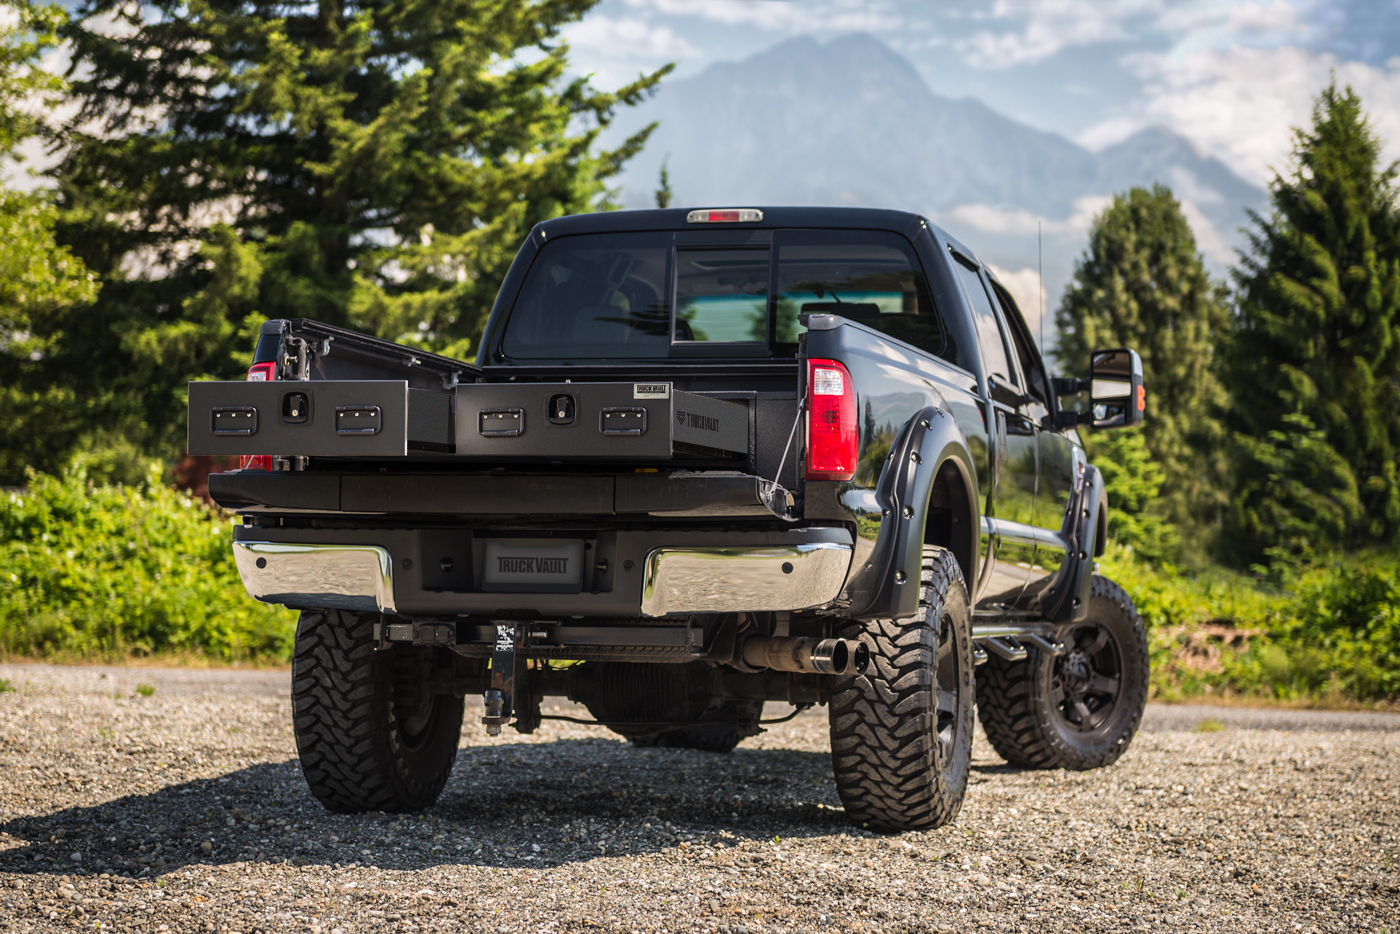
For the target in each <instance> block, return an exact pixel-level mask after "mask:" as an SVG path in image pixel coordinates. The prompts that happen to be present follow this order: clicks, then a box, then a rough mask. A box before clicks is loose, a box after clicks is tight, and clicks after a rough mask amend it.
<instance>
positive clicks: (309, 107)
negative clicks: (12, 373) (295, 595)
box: [49, 0, 669, 454]
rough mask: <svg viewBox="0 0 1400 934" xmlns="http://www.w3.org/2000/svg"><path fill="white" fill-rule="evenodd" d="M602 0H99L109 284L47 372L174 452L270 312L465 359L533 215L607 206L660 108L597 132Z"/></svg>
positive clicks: (93, 138)
mask: <svg viewBox="0 0 1400 934" xmlns="http://www.w3.org/2000/svg"><path fill="white" fill-rule="evenodd" d="M596 2H597V0H321V2H319V3H317V4H311V5H296V4H292V5H288V4H281V3H272V2H266V0H190V2H185V0H154V2H149V3H143V4H132V3H127V2H125V0H85V2H84V3H83V4H82V5H81V6H80V7H79V8H78V10H77V11H76V13H75V14H74V19H73V21H72V23H71V24H70V25H69V26H68V27H67V28H66V29H65V30H64V32H63V35H64V36H65V38H66V39H67V40H68V41H69V42H70V43H71V48H72V65H71V68H70V72H69V75H70V78H71V81H72V92H71V97H72V101H73V102H74V103H75V104H76V105H77V106H78V108H79V109H78V113H77V116H76V118H75V119H72V120H70V121H69V122H68V124H67V126H66V127H65V128H64V130H63V133H62V136H61V139H60V141H59V142H60V144H61V147H62V153H63V158H62V162H61V163H60V164H59V166H58V167H57V169H56V170H55V171H54V173H53V174H54V176H55V178H56V180H57V182H58V184H59V191H60V206H61V208H62V218H61V223H60V226H59V228H58V231H59V235H60V238H61V240H62V241H63V242H65V243H67V244H70V245H71V247H72V249H73V251H74V253H75V254H76V255H77V256H79V257H81V258H82V259H83V260H84V261H85V262H86V263H87V264H88V266H89V267H90V268H91V269H93V270H94V271H95V272H97V273H98V275H99V276H100V277H101V279H102V281H103V285H104V287H103V290H102V295H101V297H100V298H99V300H98V302H97V304H96V305H95V306H94V307H93V308H92V309H91V310H89V311H87V312H85V313H84V315H83V317H82V319H81V321H79V320H76V319H74V320H66V321H65V320H58V321H54V322H53V327H54V330H55V331H61V332H63V333H64V334H65V335H66V338H67V339H66V340H65V341H64V343H63V346H62V348H61V352H60V353H56V354H55V355H54V357H53V358H52V359H51V361H50V363H51V366H50V368H49V375H50V377H51V378H52V379H53V380H55V381H56V382H63V381H64V380H65V379H67V380H69V381H70V382H80V383H81V385H82V386H83V387H93V388H94V389H95V391H100V392H102V393H104V403H103V404H104V406H105V410H104V412H103V414H102V415H101V417H100V418H97V419H96V421H97V422H100V423H101V424H105V425H108V426H116V427H118V428H119V430H120V431H121V433H122V434H123V435H124V436H127V437H133V438H137V439H139V440H140V442H141V443H142V444H144V445H145V446H147V447H149V448H152V449H157V450H162V451H163V452H164V453H166V454H173V453H174V450H175V448H176V446H177V444H178V442H179V440H180V438H181V436H182V435H183V430H182V426H183V422H184V384H185V382H186V381H187V380H189V379H193V378H200V377H211V376H212V377H221V378H237V377H238V375H239V374H240V373H241V372H242V370H243V368H244V367H246V366H247V364H248V362H249V360H248V354H249V352H250V351H251V348H252V344H253V334H254V333H255V331H256V329H257V327H258V326H259V324H260V323H261V322H262V321H263V320H265V319H266V318H270V317H299V316H305V317H312V318H316V319H319V320H322V321H326V322H329V323H333V324H340V325H347V326H350V327H355V328H360V329H364V330H368V331H371V332H374V333H377V334H379V335H381V336H385V337H388V338H391V339H396V340H402V341H409V342H416V343H419V344H421V345H423V346H425V347H428V348H430V349H434V350H439V351H442V352H446V353H450V354H455V355H458V356H461V355H465V354H467V353H468V352H469V350H470V348H471V347H472V342H473V341H474V339H475V338H476V337H477V335H478V334H479V332H480V329H481V325H482V323H483V320H484V316H485V314H486V312H487V311H488V310H489V308H490V305H491V302H492V300H493V298H494V296H495V294H496V291H497V288H498V287H499V284H500V281H501V279H502V277H503V275H504V272H505V269H506V267H507V266H508V265H509V262H510V260H511V258H512V257H513V256H514V253H515V251H516V250H517V248H518V247H519V244H520V242H521V241H522V240H523V239H524V237H525V235H526V234H527V232H528V231H529V229H530V227H531V226H532V225H533V224H534V223H536V222H537V221H540V220H542V219H545V218H548V217H553V216H557V215H560V214H566V213H572V212H579V211H589V210H597V209H600V208H606V207H609V206H610V204H609V201H608V192H607V190H606V189H605V187H604V186H605V184H606V182H607V180H608V179H609V178H611V177H613V176H614V175H616V173H617V172H618V171H619V170H620V168H621V167H622V165H623V164H624V163H625V161H626V160H627V159H628V158H630V157H631V156H632V155H633V154H634V153H635V152H637V151H638V149H639V148H640V147H641V146H642V144H643V142H644V141H645V139H646V137H647V135H648V134H649V132H650V128H647V129H644V130H642V131H641V132H639V133H637V134H636V135H634V136H632V137H631V138H630V139H628V140H626V141H625V143H623V144H622V145H621V146H620V147H619V148H617V149H616V150H613V151H608V152H596V151H595V150H594V146H593V144H594V141H595V139H596V138H597V136H598V133H599V132H600V131H601V130H602V129H603V128H604V127H606V126H607V125H608V124H609V123H610V122H611V120H612V119H613V117H614V115H615V113H616V112H617V110H618V109H619V108H620V107H624V106H630V105H632V104H635V103H637V102H639V101H640V100H641V99H642V98H643V97H644V96H645V95H646V94H647V93H649V92H650V91H651V89H653V88H654V87H655V85H656V83H657V81H658V80H659V79H660V78H661V76H662V75H664V74H665V73H666V72H667V71H669V68H666V69H662V70H661V71H659V72H657V73H654V74H651V75H647V76H643V77H641V78H639V79H638V80H637V81H636V82H634V83H632V84H630V85H628V86H626V87H623V88H621V89H619V90H618V91H616V92H615V93H602V92H600V91H598V90H596V89H594V88H593V87H591V85H590V84H589V83H588V81H587V79H583V78H579V79H569V78H567V77H566V76H565V70H566V66H567V51H568V48H567V46H566V45H565V44H564V43H563V42H562V41H560V40H559V38H558V36H559V30H560V28H561V27H563V26H564V25H567V24H568V23H570V22H572V21H575V20H577V19H579V18H580V17H581V16H582V15H583V14H584V13H585V12H586V11H588V10H589V9H590V8H591V7H592V6H593V5H594V4H595V3H596Z"/></svg>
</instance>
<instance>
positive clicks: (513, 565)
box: [496, 555, 569, 574]
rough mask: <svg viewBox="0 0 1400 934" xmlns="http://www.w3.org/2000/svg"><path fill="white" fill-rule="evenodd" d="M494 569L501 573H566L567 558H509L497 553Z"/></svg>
mask: <svg viewBox="0 0 1400 934" xmlns="http://www.w3.org/2000/svg"><path fill="white" fill-rule="evenodd" d="M496 570H498V571H500V572H501V573H502V574H567V573H569V559H568V558H511V557H508V556H506V555H499V556H497V558H496Z"/></svg>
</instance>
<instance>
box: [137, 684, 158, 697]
mask: <svg viewBox="0 0 1400 934" xmlns="http://www.w3.org/2000/svg"><path fill="white" fill-rule="evenodd" d="M155 692H156V686H155V685H154V684H138V685H136V693H137V694H140V695H141V696H142V697H150V696H151V695H152V694H154V693H155Z"/></svg>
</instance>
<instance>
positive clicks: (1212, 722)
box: [1196, 717, 1225, 733]
mask: <svg viewBox="0 0 1400 934" xmlns="http://www.w3.org/2000/svg"><path fill="white" fill-rule="evenodd" d="M1224 729H1225V724H1223V723H1221V722H1220V721H1219V720H1217V719H1215V718H1214V717H1207V718H1206V719H1204V720H1202V721H1201V722H1200V723H1198V724H1197V725H1196V732H1197V733H1219V732H1221V731H1222V730H1224Z"/></svg>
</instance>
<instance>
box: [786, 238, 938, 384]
mask: <svg viewBox="0 0 1400 934" xmlns="http://www.w3.org/2000/svg"><path fill="white" fill-rule="evenodd" d="M776 297H777V301H776V302H775V308H774V315H775V317H774V322H773V335H774V337H773V339H774V341H775V343H779V344H785V343H791V342H795V341H796V340H797V333H798V331H799V330H800V328H801V326H800V324H799V323H798V320H797V316H798V315H800V314H828V315H840V316H841V317H843V318H847V319H849V320H851V321H855V322H857V323H859V324H863V325H865V326H867V327H870V328H874V329H875V330H877V331H880V332H882V333H884V334H888V335H890V336H891V337H895V338H898V339H899V340H902V341H904V342H905V343H908V344H913V345H914V346H915V347H918V348H919V349H920V350H925V351H928V352H929V353H931V354H934V355H937V356H944V355H945V354H947V353H948V350H949V347H948V340H947V335H946V333H945V332H944V329H943V322H942V320H941V319H940V318H939V316H938V309H937V308H935V307H934V304H933V293H932V292H931V291H930V290H929V287H928V281H927V280H926V279H925V278H924V271H923V267H922V266H921V265H920V264H919V260H918V257H917V255H916V254H915V253H914V250H913V247H912V246H910V244H909V242H908V241H907V240H905V239H904V238H903V237H901V236H899V235H898V234H893V233H886V232H883V231H873V230H872V231H864V230H842V231H835V230H833V231H792V232H788V233H786V234H785V235H783V236H782V237H781V239H780V240H779V245H778V282H777V295H776Z"/></svg>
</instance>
